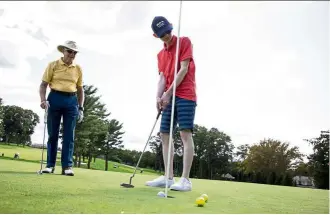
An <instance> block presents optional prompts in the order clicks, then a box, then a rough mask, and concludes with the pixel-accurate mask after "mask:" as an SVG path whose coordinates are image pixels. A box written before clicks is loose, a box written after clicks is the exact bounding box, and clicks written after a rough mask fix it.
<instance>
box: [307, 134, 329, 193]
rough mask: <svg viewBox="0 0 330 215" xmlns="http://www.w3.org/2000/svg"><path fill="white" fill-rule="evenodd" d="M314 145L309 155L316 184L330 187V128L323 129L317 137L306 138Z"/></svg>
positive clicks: (321, 186)
mask: <svg viewBox="0 0 330 215" xmlns="http://www.w3.org/2000/svg"><path fill="white" fill-rule="evenodd" d="M305 141H307V142H308V143H309V144H311V145H312V146H313V153H312V154H311V155H309V156H308V159H309V163H308V164H309V165H310V169H311V172H312V176H313V178H314V184H315V186H316V187H317V188H319V189H329V130H328V131H321V134H320V136H319V137H317V138H313V139H308V140H305Z"/></svg>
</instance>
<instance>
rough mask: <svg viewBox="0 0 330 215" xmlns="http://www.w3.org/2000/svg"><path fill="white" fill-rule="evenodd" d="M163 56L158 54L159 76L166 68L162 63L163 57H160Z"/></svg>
mask: <svg viewBox="0 0 330 215" xmlns="http://www.w3.org/2000/svg"><path fill="white" fill-rule="evenodd" d="M160 55H161V54H160V53H158V55H157V64H158V74H160V73H161V72H164V71H163V70H164V68H163V66H162V65H163V63H162V60H161V56H160Z"/></svg>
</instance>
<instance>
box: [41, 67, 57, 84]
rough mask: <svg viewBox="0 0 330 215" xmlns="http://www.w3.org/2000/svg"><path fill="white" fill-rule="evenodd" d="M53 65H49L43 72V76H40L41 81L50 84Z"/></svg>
mask: <svg viewBox="0 0 330 215" xmlns="http://www.w3.org/2000/svg"><path fill="white" fill-rule="evenodd" d="M53 71H54V70H53V63H49V64H48V66H47V68H46V70H45V72H44V75H43V76H42V80H43V81H45V82H47V83H50V82H51V81H52V78H53Z"/></svg>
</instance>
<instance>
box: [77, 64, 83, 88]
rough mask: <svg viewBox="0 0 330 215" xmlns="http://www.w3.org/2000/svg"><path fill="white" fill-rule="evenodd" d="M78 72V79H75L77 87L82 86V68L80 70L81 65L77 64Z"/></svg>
mask: <svg viewBox="0 0 330 215" xmlns="http://www.w3.org/2000/svg"><path fill="white" fill-rule="evenodd" d="M77 68H78V74H79V77H78V81H77V86H79V87H83V74H82V70H81V67H80V66H78V67H77Z"/></svg>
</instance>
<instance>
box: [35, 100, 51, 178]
mask: <svg viewBox="0 0 330 215" xmlns="http://www.w3.org/2000/svg"><path fill="white" fill-rule="evenodd" d="M48 107H49V103H48V101H47V103H46V108H45V115H44V138H43V142H42V153H41V164H40V170H39V171H37V174H38V175H42V165H43V163H44V148H45V137H46V127H47V115H48Z"/></svg>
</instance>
